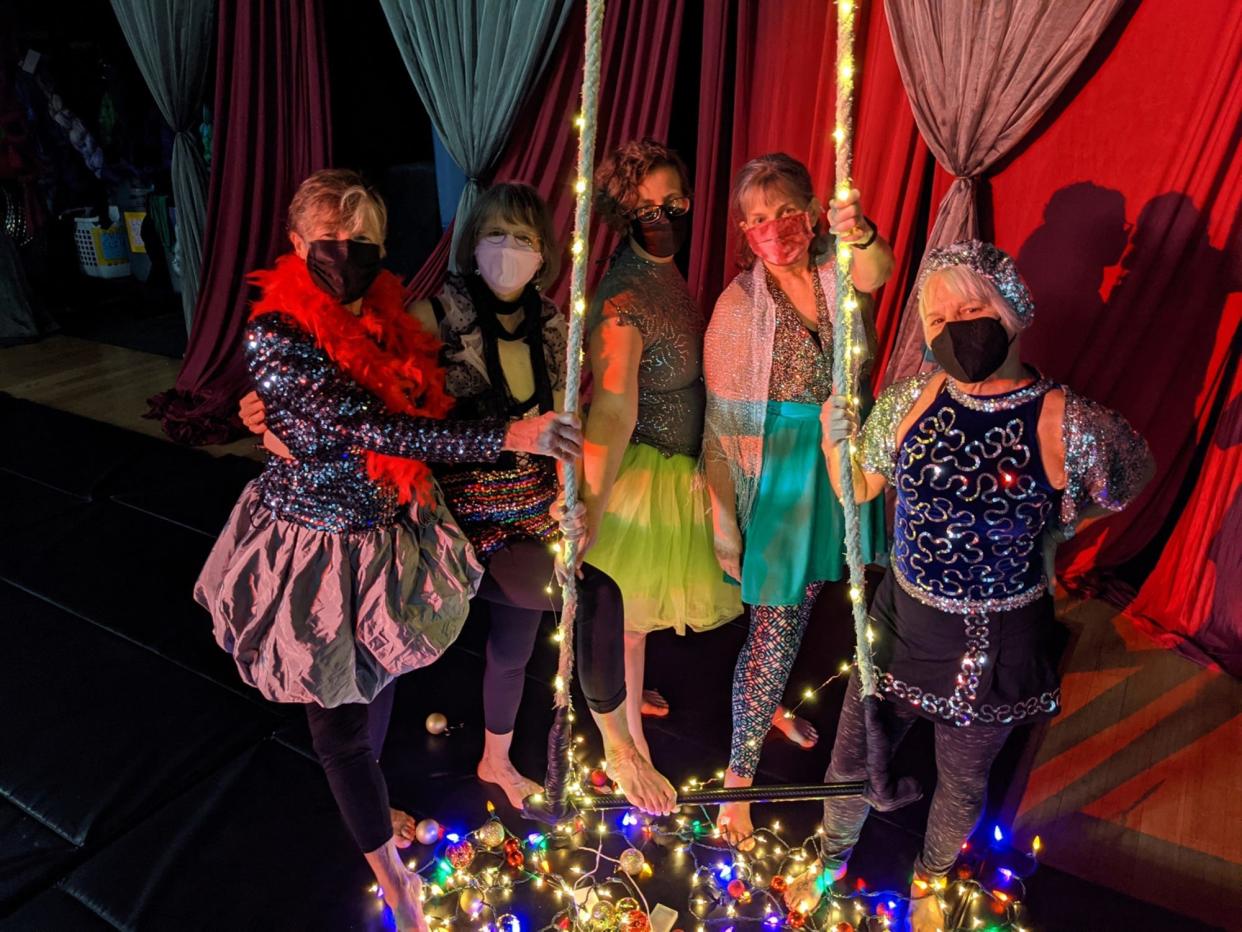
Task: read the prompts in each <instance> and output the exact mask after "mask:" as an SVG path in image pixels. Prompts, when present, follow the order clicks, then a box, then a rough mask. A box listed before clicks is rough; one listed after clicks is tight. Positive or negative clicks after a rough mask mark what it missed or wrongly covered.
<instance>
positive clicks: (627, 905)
mask: <svg viewBox="0 0 1242 932" xmlns="http://www.w3.org/2000/svg"><path fill="white" fill-rule="evenodd" d="M636 909H638V900H636V899H634V897H632V896H624V897H622V898H621V899H619V900H617V912H619V913H632V912H633V911H634V910H636Z"/></svg>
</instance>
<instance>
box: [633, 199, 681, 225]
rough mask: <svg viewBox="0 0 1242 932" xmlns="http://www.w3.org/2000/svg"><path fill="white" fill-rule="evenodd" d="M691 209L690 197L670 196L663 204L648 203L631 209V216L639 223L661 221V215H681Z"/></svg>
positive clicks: (670, 216)
mask: <svg viewBox="0 0 1242 932" xmlns="http://www.w3.org/2000/svg"><path fill="white" fill-rule="evenodd" d="M689 209H690V198H688V197H686V196H685V195H683V196H681V197H670V198H669V199H668V200H667V201H665V202H664V203H663V204H647V205H646V206H644V207H637V208H635V209H634V210H632V211H630V216H631V217H633V218H634V219H635V220H637V221H638V222H639V223H659V222H660V218H661V217H669V218H672V217H680V216H681V215H682V214H684V213H686V212H687V211H688V210H689Z"/></svg>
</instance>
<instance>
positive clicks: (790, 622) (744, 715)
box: [729, 582, 824, 777]
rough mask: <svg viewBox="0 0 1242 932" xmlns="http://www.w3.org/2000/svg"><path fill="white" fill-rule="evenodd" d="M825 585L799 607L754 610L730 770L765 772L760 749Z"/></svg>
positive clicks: (816, 586) (740, 670)
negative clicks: (760, 764) (812, 612)
mask: <svg viewBox="0 0 1242 932" xmlns="http://www.w3.org/2000/svg"><path fill="white" fill-rule="evenodd" d="M823 587H824V584H823V583H822V582H815V583H811V584H810V585H809V586H807V587H806V594H805V595H804V596H803V597H802V601H801V602H799V603H798V604H797V605H752V606H750V633H749V634H747V636H746V643H745V644H744V645H742V652H741V653H740V654H738V657H737V667H736V668H735V669H734V671H733V743H732V746H731V747H730V748H729V769H730V770H732V771H733V772H734V773H735V774H737V775H738V776H740V777H753V776H754V775H755V771H756V770H758V769H759V751H760V750H761V749H762V747H763V739H764V737H765V736H766V735H767V733H768V729H769V728H771V727H772V716H773V715H775V714H776V707H777V706H778V705H780V702H781V699H782V698H783V697H784V695H785V684H786V683H787V682H788V681H789V671H790V670H792V669H793V662H794V659H795V658H796V657H797V656H798V648H799V647H800V646H801V645H802V632H803V631H805V630H806V623H807V621H809V620H810V618H811V609H813V608H814V607H815V599H816V597H817V596H818V595H819V591H820V589H822V588H823Z"/></svg>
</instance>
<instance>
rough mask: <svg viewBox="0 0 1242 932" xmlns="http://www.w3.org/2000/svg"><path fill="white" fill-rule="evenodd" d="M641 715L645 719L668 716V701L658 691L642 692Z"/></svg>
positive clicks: (645, 690) (646, 690) (648, 690)
mask: <svg viewBox="0 0 1242 932" xmlns="http://www.w3.org/2000/svg"><path fill="white" fill-rule="evenodd" d="M642 710H643V715H645V716H646V717H647V718H664V717H665V716H666V715H668V712H669V708H668V700H667V699H665V698H664V697H663V696H661V695H660V693H659V691H658V690H655V689H644V690H643V709H642Z"/></svg>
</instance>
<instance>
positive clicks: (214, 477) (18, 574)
mask: <svg viewBox="0 0 1242 932" xmlns="http://www.w3.org/2000/svg"><path fill="white" fill-rule="evenodd" d="M0 436H3V437H4V438H5V440H4V442H3V443H2V444H0V644H2V645H3V647H2V648H0V930H31V932H48V930H51V932H78V930H81V932H95V930H101V932H103V930H115V929H124V930H144V932H145V930H160V932H162V930H174V929H175V930H178V932H182V930H197V929H202V930H227V932H233V930H250V929H255V930H260V929H262V930H285V929H288V930H299V932H317V930H324V932H328V930H340V929H360V930H379V929H384V928H390V925H389V924H388V922H387V920H386V918H385V916H384V915H383V914H382V910H381V909H380V907H379V905H378V903H377V901H376V900H375V899H374V897H372V896H370V895H369V894H368V893H367V887H368V885H369V883H370V879H369V876H368V873H367V869H366V865H365V863H364V862H363V860H362V858H361V857H360V856H359V854H358V853H357V852H356V851H355V850H354V848H353V846H352V843H351V841H350V839H349V837H348V835H347V833H346V831H345V828H344V826H343V824H342V822H341V820H340V817H339V816H338V814H337V812H336V809H335V806H334V804H333V801H332V798H331V796H330V795H329V793H328V788H327V785H326V782H325V781H324V779H323V775H322V772H321V771H320V770H319V767H318V765H317V763H316V762H315V760H314V758H313V756H312V755H311V753H310V749H309V741H308V738H307V734H306V726H305V723H304V721H303V718H302V716H301V713H300V710H298V709H295V708H289V707H281V706H276V705H273V704H271V703H267V702H265V701H263V700H262V699H261V698H260V697H259V696H258V695H257V694H256V693H255V692H254V691H253V690H250V689H248V688H246V687H244V686H242V685H241V683H240V681H239V680H238V679H237V677H236V674H235V672H234V670H233V668H232V664H231V661H229V659H228V658H227V657H226V656H225V655H224V654H223V653H222V652H221V651H220V650H219V649H217V648H216V646H215V645H214V643H213V642H212V639H211V634H210V624H209V621H208V618H207V616H206V614H205V613H204V612H203V611H202V610H201V609H199V608H198V607H197V606H196V605H195V604H194V603H193V601H192V599H191V594H190V592H191V586H192V584H193V581H194V578H195V576H196V574H197V572H198V569H199V567H200V566H201V564H202V562H203V560H204V558H205V557H206V555H207V552H208V550H209V548H210V546H211V544H212V541H213V538H214V535H215V533H216V531H217V530H218V529H219V528H220V526H221V525H222V524H223V522H224V520H225V518H226V517H227V515H228V512H229V509H230V508H231V507H232V504H233V501H234V500H235V498H236V496H237V494H238V492H239V491H240V489H241V487H242V486H243V485H244V484H245V482H246V481H247V480H249V479H250V478H252V477H253V476H254V475H255V474H256V473H257V471H258V468H259V467H258V466H257V464H255V463H252V462H250V461H248V460H244V459H240V458H235V457H224V458H219V459H216V458H212V457H211V456H209V455H207V454H204V453H202V452H199V451H195V450H190V449H185V448H180V447H177V446H174V445H172V444H170V443H164V442H161V441H159V440H155V439H152V438H148V437H143V436H139V435H137V434H132V433H129V432H127V431H124V430H120V429H117V428H113V427H109V426H107V425H103V424H99V423H96V422H93V421H90V420H86V419H84V418H80V417H76V416H73V415H69V414H65V413H62V412H57V411H53V410H51V409H48V408H44V407H41V406H38V405H34V404H31V403H29V402H25V401H21V400H18V399H14V398H11V397H9V396H5V395H0ZM547 625H548V627H547V630H546V632H545V633H546V635H547V637H545V638H542V639H541V641H540V644H539V646H538V647H537V650H536V657H535V659H534V660H533V661H532V664H531V667H530V670H529V675H528V682H527V690H526V697H525V700H524V702H523V706H522V709H521V712H520V715H519V719H518V726H517V733H516V734H517V738H516V742H515V752H514V757H515V759H516V761H517V763H518V765H519V767H521V768H523V769H524V770H526V771H527V772H528V773H531V774H534V775H536V776H539V775H542V771H543V755H544V739H545V736H546V732H547V727H548V724H549V722H550V720H551V713H550V709H549V697H550V693H549V689H548V682H549V680H550V678H551V676H552V674H553V668H554V664H555V656H554V647H553V645H552V642H551V620H550V619H549V620H548V622H547ZM486 626H487V618H486V611H485V610H482V609H481V610H478V611H476V612H475V613H474V615H473V616H472V618H471V620H470V621H469V622H468V623H467V626H466V629H465V631H464V632H463V634H462V637H461V638H460V639H459V641H458V643H456V644H455V645H454V646H453V647H452V648H451V649H450V650H449V651H448V653H447V654H446V655H445V657H444V658H443V659H442V660H441V661H439V662H438V663H436V664H435V665H433V666H432V667H430V668H428V669H426V670H423V671H419V672H417V673H415V674H412V675H410V676H407V677H405V678H403V679H402V681H401V682H400V684H399V687H398V691H397V699H396V709H395V712H394V717H393V723H392V728H391V731H390V734H389V738H388V743H387V745H386V746H385V749H384V754H383V766H384V769H385V771H386V773H387V775H388V779H389V783H390V785H391V787H392V797H393V802H394V805H398V806H402V807H404V808H406V809H407V810H409V811H410V812H411V813H413V814H415V815H417V816H419V817H434V818H436V819H438V820H440V821H441V822H443V823H445V824H447V825H450V826H460V827H462V828H464V829H471V828H475V827H477V826H478V825H480V824H482V822H483V820H484V818H485V817H486V814H487V813H486V805H487V802H488V801H489V800H491V801H492V802H493V803H494V804H495V806H496V809H497V813H498V815H500V816H501V817H502V819H503V820H504V821H505V822H506V824H507V825H508V826H509V827H510V828H511V829H512V830H513V831H516V832H520V833H524V832H527V831H532V830H535V828H537V827H536V826H534V825H533V824H531V823H523V822H522V820H521V819H520V818H519V817H518V816H517V815H516V813H514V812H513V811H512V810H511V809H509V807H508V806H507V805H505V804H504V802H503V798H502V797H501V796H500V794H499V793H498V792H495V791H492V790H491V789H490V788H489V787H486V786H484V785H482V784H480V783H479V781H478V780H477V779H475V777H474V766H475V763H476V762H477V759H478V753H479V749H480V747H481V745H482V715H481V709H480V680H481V673H482V667H483V656H482V647H483V641H484V638H485V634H486ZM744 635H745V628H744V627H743V624H742V622H740V621H739V622H737V623H734V624H731V625H726V626H724V627H723V628H720V629H718V630H716V631H713V632H710V633H708V634H704V635H695V636H692V637H686V638H679V637H677V636H675V635H671V634H667V633H661V634H657V635H654V636H653V637H652V638H651V640H650V646H649V651H648V678H649V685H652V686H656V687H658V688H659V689H661V690H662V691H663V693H664V695H665V696H666V697H667V698H668V699H669V701H670V703H671V705H672V707H673V712H672V714H671V715H670V716H669V717H668V718H667V719H664V720H660V721H650V722H649V724H648V725H647V733H648V737H649V740H650V743H651V746H652V750H653V754H654V756H655V758H656V760H657V761H658V762H659V763H660V764H661V765H662V766H663V767H664V768H665V769H666V771H667V772H669V773H670V775H671V776H673V777H674V778H675V779H677V780H682V779H685V778H688V777H690V776H699V777H705V776H710V775H711V773H713V772H714V771H715V770H716V769H719V768H721V767H723V766H724V764H725V757H726V753H727V746H728V734H729V687H730V680H731V676H732V667H733V662H734V659H735V657H736V654H737V650H738V648H739V646H740V645H741V643H742V639H743V637H744ZM850 639H851V636H850V627H849V621H848V617H847V614H846V608H845V598H844V595H843V593H841V592H840V591H836V590H833V589H830V590H829V591H828V592H827V593H826V594H825V595H824V597H823V598H822V599H821V602H820V605H819V607H818V609H817V613H816V617H815V618H814V620H813V621H812V623H811V626H810V629H809V631H808V633H807V638H806V642H805V644H804V646H803V649H802V652H801V654H800V656H799V658H798V663H797V667H796V669H795V671H794V675H793V677H792V679H791V687H790V689H791V692H790V695H791V697H796V695H797V692H798V691H799V690H800V689H801V688H802V687H804V686H808V685H810V686H813V685H816V684H817V683H819V682H820V681H821V680H823V679H824V678H825V677H826V676H827V675H828V672H830V671H831V670H833V669H835V668H836V667H837V666H838V665H839V664H840V662H841V660H842V659H843V658H845V657H846V656H848V654H849V650H850ZM841 694H842V690H841V684H840V683H836V684H833V685H832V686H830V687H829V688H827V689H826V690H824V691H823V692H822V693H821V694H820V695H819V697H818V698H817V699H816V700H815V702H814V703H813V704H811V705H808V706H806V707H804V709H803V711H804V712H805V713H806V714H807V715H808V717H810V718H811V719H812V720H813V721H814V723H815V725H816V727H817V728H818V729H819V731H820V736H821V740H820V744H819V746H818V747H816V748H815V749H813V750H811V751H803V750H800V749H797V748H795V747H793V746H792V745H790V744H789V743H787V742H785V741H783V740H780V739H779V738H776V737H770V738H769V741H768V743H767V745H766V746H765V748H764V758H763V769H762V770H761V772H760V775H759V780H760V782H768V783H777V782H811V781H815V780H816V779H818V778H819V777H820V776H821V775H822V773H823V770H824V766H825V764H826V761H827V755H828V751H829V749H830V748H831V745H832V737H833V728H834V723H835V717H836V713H837V711H838V709H839V707H840V702H841ZM432 711H439V712H443V713H444V714H446V715H447V716H448V718H449V720H450V722H452V723H453V724H454V725H456V726H458V727H456V728H454V730H453V732H452V734H451V735H449V736H447V737H444V736H440V737H433V736H430V735H428V734H427V732H426V730H425V729H424V728H423V725H422V722H423V720H424V719H425V717H426V715H427V714H428V713H429V712H432ZM580 733H581V734H582V735H583V736H584V737H585V738H586V747H587V755H588V759H592V760H593V759H596V758H597V757H598V756H599V749H598V740H597V738H596V736H595V735H594V734H593V731H592V729H591V728H589V727H586V726H585V723H584V727H582V728H580ZM1025 738H1026V736H1025V735H1024V734H1022V733H1021V732H1019V733H1018V734H1017V735H1015V738H1014V740H1013V741H1011V743H1010V747H1008V748H1007V749H1006V751H1005V753H1004V755H1003V757H1002V760H1001V761H1000V762H999V763H998V766H997V768H996V773H995V774H994V779H993V784H992V794H991V795H992V797H993V801H994V802H995V801H999V800H1000V799H1001V797H1002V796H1003V786H1004V783H1005V781H1007V780H1008V779H1010V778H1012V777H1013V775H1014V771H1015V768H1016V767H1017V766H1018V761H1019V757H1020V754H1021V744H1022V741H1023V740H1025ZM898 766H899V767H904V768H906V769H908V770H911V771H913V772H916V773H918V774H919V775H920V776H921V777H922V778H923V779H924V781H925V782H926V783H927V784H930V783H931V782H932V781H933V779H934V770H933V768H932V766H931V736H930V729H928V728H925V727H919V728H917V729H915V731H914V733H913V734H912V735H911V737H910V739H909V740H908V741H907V742H906V744H905V746H903V748H902V750H901V753H900V758H899V762H898ZM926 807H927V804H926V802H923V803H920V804H918V805H915V806H911V807H909V808H908V809H906V810H902V811H900V812H898V813H894V814H892V815H889V816H878V815H877V816H873V817H872V818H871V819H870V820H869V821H868V824H867V827H866V829H865V831H864V833H863V837H862V841H861V842H860V844H859V847H858V850H857V853H856V855H855V859H854V862H853V863H852V864H851V873H852V875H853V876H861V877H865V878H866V881H867V883H868V884H869V886H871V887H872V888H888V889H894V890H900V889H902V887H903V886H904V885H905V884H907V883H908V880H909V869H910V865H911V863H912V861H913V858H914V856H915V854H916V852H917V850H918V847H919V843H920V833H921V829H922V825H923V822H924V819H925V817H926ZM817 811H818V807H817V805H816V804H803V805H788V806H782V807H770V809H758V808H757V809H756V816H757V821H758V822H760V823H762V824H767V823H770V822H771V821H772V820H773V819H780V820H781V821H782V822H783V823H784V824H785V834H786V835H787V837H790V838H797V839H800V838H802V837H803V836H805V835H807V834H810V832H811V831H813V827H814V823H815V818H816V815H817ZM994 817H995V816H994V814H993V813H991V812H990V813H989V814H988V816H987V817H986V818H985V820H984V821H983V823H982V825H983V826H985V827H986V826H990V825H991V824H992V822H993V820H994ZM420 854H421V855H424V856H425V854H426V852H425V851H420V850H419V849H414V850H413V851H412V855H420ZM643 889H644V892H645V894H646V896H647V898H648V901H649V902H651V903H653V904H654V903H656V902H661V903H664V904H666V905H667V906H669V907H671V908H672V909H674V910H677V911H678V912H679V914H680V916H679V919H678V922H677V926H678V927H679V928H686V929H692V928H694V927H695V926H696V925H697V923H696V922H695V920H694V919H693V918H692V917H691V916H690V915H689V913H688V911H687V899H688V894H689V883H688V879H687V876H686V874H685V873H684V872H682V873H678V872H675V871H672V870H661V871H658V872H657V874H656V875H655V876H653V877H652V878H650V879H649V880H646V881H643ZM1028 891H1029V895H1028V897H1027V902H1028V903H1029V905H1030V909H1031V915H1032V916H1033V919H1034V923H1033V924H1034V927H1035V928H1038V929H1045V930H1067V932H1085V930H1089V929H1103V928H1115V929H1127V930H1157V929H1168V928H1176V929H1180V930H1200V929H1207V928H1209V927H1207V926H1203V925H1199V924H1197V923H1194V922H1191V921H1189V920H1186V919H1184V918H1182V917H1179V916H1175V915H1172V914H1169V913H1166V912H1162V911H1160V910H1157V909H1154V908H1153V907H1151V906H1148V905H1147V904H1144V903H1140V902H1138V901H1137V900H1132V899H1129V898H1127V897H1124V896H1120V895H1118V894H1116V893H1113V892H1111V891H1108V890H1104V889H1102V888H1099V887H1094V886H1092V885H1089V884H1086V883H1083V882H1081V881H1078V880H1076V879H1075V878H1073V877H1069V876H1066V875H1064V874H1060V873H1058V872H1056V871H1053V870H1051V869H1048V868H1043V869H1041V870H1040V871H1039V872H1038V873H1037V874H1036V875H1035V877H1034V878H1033V879H1032V880H1031V881H1030V883H1029V884H1028ZM549 903H550V901H549V899H548V898H547V897H546V896H539V897H537V898H536V897H532V896H531V894H530V891H528V890H523V891H519V892H517V893H515V895H514V899H513V906H512V909H513V911H514V912H515V913H518V914H520V915H521V916H522V917H523V919H524V922H525V925H524V928H525V929H527V930H533V929H537V928H539V927H540V926H542V925H543V924H545V923H546V922H547V921H548V919H549V918H550V912H551V909H550V906H549Z"/></svg>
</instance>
